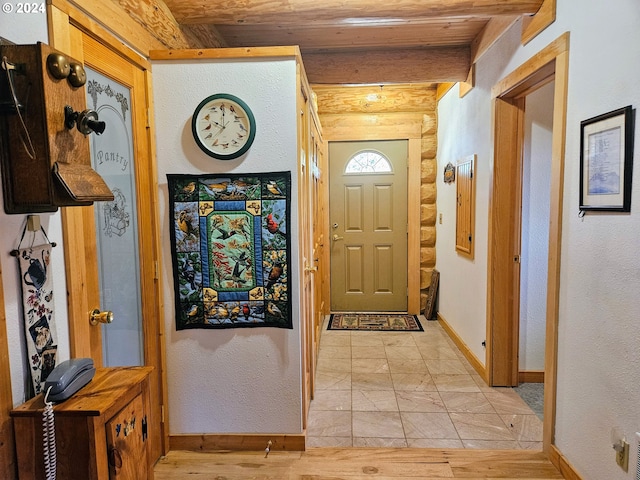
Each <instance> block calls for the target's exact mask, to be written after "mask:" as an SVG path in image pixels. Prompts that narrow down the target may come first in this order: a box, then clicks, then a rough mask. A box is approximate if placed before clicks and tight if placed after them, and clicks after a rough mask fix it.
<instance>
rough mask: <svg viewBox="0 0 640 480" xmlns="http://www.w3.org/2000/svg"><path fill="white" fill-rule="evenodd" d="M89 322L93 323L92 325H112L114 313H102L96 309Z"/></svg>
mask: <svg viewBox="0 0 640 480" xmlns="http://www.w3.org/2000/svg"><path fill="white" fill-rule="evenodd" d="M89 322H90V323H91V325H98V324H99V323H111V322H113V312H112V311H111V310H107V311H106V312H101V311H100V310H98V309H97V308H94V309H93V311H92V312H91V313H90V314H89Z"/></svg>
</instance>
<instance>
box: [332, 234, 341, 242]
mask: <svg viewBox="0 0 640 480" xmlns="http://www.w3.org/2000/svg"><path fill="white" fill-rule="evenodd" d="M343 239H344V237H340V236H338V234H337V233H334V234H333V237H331V240H334V241H335V240H343Z"/></svg>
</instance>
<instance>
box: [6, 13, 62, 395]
mask: <svg viewBox="0 0 640 480" xmlns="http://www.w3.org/2000/svg"><path fill="white" fill-rule="evenodd" d="M8 3H9V4H11V5H13V6H15V5H16V3H15V2H8ZM0 36H2V37H3V38H5V39H7V40H9V41H11V42H13V43H17V44H33V43H36V42H38V41H41V42H47V39H48V37H47V19H46V14H44V13H32V14H28V15H27V14H17V13H15V11H14V12H13V13H10V14H7V13H2V12H0ZM9 60H10V59H9ZM0 73H4V71H0ZM1 192H2V185H1V183H0V195H1ZM40 219H41V223H42V226H43V227H44V229H45V230H46V232H47V236H48V237H49V239H50V240H51V241H52V242H56V243H57V244H58V246H57V247H56V248H54V249H53V250H52V254H51V264H50V267H49V272H53V286H54V293H53V295H54V302H55V319H56V329H57V334H58V335H57V338H58V362H61V361H63V360H66V359H68V358H69V327H68V319H67V291H66V277H65V271H64V254H63V245H62V229H61V223H60V213H59V212H57V213H44V214H41V215H40ZM25 221H26V215H7V214H6V213H5V212H4V203H3V206H2V209H0V264H1V265H2V282H3V286H4V300H5V313H6V316H7V325H6V327H7V339H8V343H9V367H10V369H11V391H12V396H13V404H14V406H17V405H20V404H21V403H23V402H24V401H25V399H26V398H25V392H26V391H28V389H27V386H28V385H29V382H30V380H29V366H28V365H27V359H26V355H27V353H26V343H25V332H24V320H23V317H22V293H21V291H20V274H19V268H18V261H17V260H16V259H15V258H14V257H12V256H10V255H9V252H10V251H11V250H12V249H14V248H16V247H17V246H18V242H19V241H20V235H21V234H22V229H23V228H24V222H25ZM25 238H27V237H26V236H25ZM28 238H29V240H30V238H31V237H28ZM42 243H44V241H43V240H42V236H41V235H38V236H37V237H36V244H42Z"/></svg>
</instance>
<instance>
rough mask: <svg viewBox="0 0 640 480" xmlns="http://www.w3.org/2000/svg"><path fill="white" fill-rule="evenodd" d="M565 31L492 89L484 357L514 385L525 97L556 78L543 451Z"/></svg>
mask: <svg viewBox="0 0 640 480" xmlns="http://www.w3.org/2000/svg"><path fill="white" fill-rule="evenodd" d="M568 57H569V34H568V33H565V34H563V35H561V36H560V37H558V38H557V39H556V40H555V41H553V42H552V43H551V44H549V45H548V46H547V47H546V48H544V49H543V50H541V51H540V52H538V53H537V54H536V55H535V56H533V57H531V59H530V60H528V61H527V62H525V63H524V64H523V65H521V66H520V67H518V68H517V69H516V70H514V71H513V72H512V73H510V74H509V75H507V76H506V77H505V78H504V79H503V80H501V81H500V82H498V83H497V84H496V85H495V86H494V88H493V91H492V97H493V99H494V100H493V122H494V162H493V170H492V172H491V177H492V178H491V185H490V189H491V191H490V196H489V198H490V202H489V238H488V245H489V251H488V266H487V353H486V369H485V371H486V374H487V381H488V383H489V385H492V386H495V385H517V373H518V358H517V348H518V343H517V342H518V329H519V324H518V322H519V289H520V285H519V275H517V273H518V272H519V265H517V263H516V262H514V255H515V254H518V253H519V251H520V236H519V234H516V232H519V228H520V212H519V206H520V201H521V198H520V194H519V192H520V188H521V175H520V165H521V157H522V148H521V147H522V138H523V129H522V123H523V117H524V97H526V95H527V94H528V93H529V92H531V91H534V90H536V89H537V88H539V87H541V86H542V85H545V84H547V83H548V82H551V81H554V80H555V87H554V104H553V132H552V137H553V139H552V163H551V188H550V192H551V193H550V195H551V199H550V215H549V250H548V272H547V306H546V317H547V320H546V333H545V377H544V420H543V450H544V451H545V452H549V451H550V448H551V445H552V444H553V441H554V437H553V435H554V430H555V414H556V410H555V403H556V381H557V356H558V316H559V292H560V252H561V246H562V242H561V240H562V205H563V184H564V151H565V138H566V133H565V132H566V110H567V107H566V105H567V90H568V71H569V59H568Z"/></svg>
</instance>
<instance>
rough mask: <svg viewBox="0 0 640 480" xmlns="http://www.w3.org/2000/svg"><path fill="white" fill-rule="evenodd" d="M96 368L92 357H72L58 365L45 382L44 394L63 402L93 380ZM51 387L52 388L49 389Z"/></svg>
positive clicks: (52, 399) (53, 399)
mask: <svg viewBox="0 0 640 480" xmlns="http://www.w3.org/2000/svg"><path fill="white" fill-rule="evenodd" d="M95 373H96V369H95V368H94V366H93V360H92V359H90V358H72V359H71V360H66V361H64V362H62V363H60V364H59V365H58V366H56V367H55V368H54V369H53V370H52V371H51V373H50V374H49V376H48V377H47V380H46V382H45V384H44V394H45V395H46V396H47V400H48V401H51V402H62V401H63V400H66V399H67V398H69V397H70V396H71V395H73V394H74V393H76V392H77V391H78V390H80V389H81V388H82V387H84V386H85V385H86V384H87V383H89V382H90V381H91V379H92V378H93V376H94V374H95ZM49 389H51V390H49Z"/></svg>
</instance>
